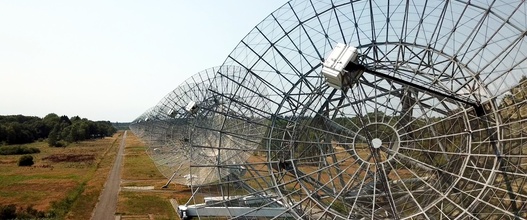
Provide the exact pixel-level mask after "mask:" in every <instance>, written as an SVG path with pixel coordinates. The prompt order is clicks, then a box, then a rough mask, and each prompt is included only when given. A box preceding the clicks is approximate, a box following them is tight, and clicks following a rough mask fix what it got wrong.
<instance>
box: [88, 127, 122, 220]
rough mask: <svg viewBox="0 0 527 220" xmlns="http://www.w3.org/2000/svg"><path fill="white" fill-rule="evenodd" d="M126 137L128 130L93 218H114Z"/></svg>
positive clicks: (97, 219)
mask: <svg viewBox="0 0 527 220" xmlns="http://www.w3.org/2000/svg"><path fill="white" fill-rule="evenodd" d="M125 139H126V131H125V132H124V135H123V139H122V140H121V144H120V145H119V152H118V153H117V157H116V158H115V162H114V163H113V168H112V170H111V171H110V176H108V180H106V183H105V184H104V189H103V190H102V193H101V195H100V196H99V202H98V203H97V205H96V206H95V210H94V211H93V215H92V219H93V220H114V219H115V209H116V208H117V196H118V195H119V187H120V182H121V164H122V161H123V153H124V146H125Z"/></svg>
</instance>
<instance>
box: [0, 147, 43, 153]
mask: <svg viewBox="0 0 527 220" xmlns="http://www.w3.org/2000/svg"><path fill="white" fill-rule="evenodd" d="M34 153H40V149H38V148H36V147H23V146H3V147H0V155H20V154H34Z"/></svg>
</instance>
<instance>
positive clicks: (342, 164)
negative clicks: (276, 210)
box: [185, 0, 527, 219]
mask: <svg viewBox="0 0 527 220" xmlns="http://www.w3.org/2000/svg"><path fill="white" fill-rule="evenodd" d="M526 10H527V5H526V3H525V2H524V1H509V2H507V3H505V2H495V1H492V2H474V1H373V0H372V1H309V0H299V1H290V2H288V3H286V4H285V5H284V6H282V7H281V8H279V9H277V10H276V11H275V12H273V13H272V14H271V15H269V16H268V17H267V18H266V19H264V20H263V21H262V22H261V23H260V24H258V25H257V26H256V27H255V28H254V29H253V30H252V31H251V32H250V33H249V34H248V35H247V36H246V37H245V38H244V39H243V40H242V41H241V42H240V44H238V46H237V47H236V48H235V49H234V50H233V52H232V53H231V54H230V55H229V56H228V58H227V60H226V61H225V65H237V66H241V67H242V68H243V69H246V70H247V72H244V74H246V75H245V76H243V75H241V76H240V77H238V78H229V77H223V78H222V79H224V80H226V81H227V82H228V83H227V84H229V85H234V86H236V85H238V87H240V88H245V87H244V86H242V85H243V82H245V81H243V79H247V78H250V79H251V80H252V79H254V80H256V82H254V83H255V84H257V85H261V86H263V87H258V88H259V89H257V90H248V89H247V90H245V89H242V90H231V92H232V95H231V93H227V94H228V97H244V96H250V97H262V99H263V100H262V101H263V102H265V103H267V106H268V109H267V110H268V111H267V110H264V111H261V110H260V109H259V108H258V107H252V106H250V105H243V104H242V105H241V106H243V107H244V108H246V109H249V112H251V111H252V112H255V113H258V117H260V118H264V119H266V120H267V121H268V123H269V125H270V126H269V127H268V129H267V130H266V132H263V133H257V134H254V135H253V136H252V137H250V139H251V140H253V138H254V140H257V139H259V138H258V137H257V136H260V137H261V140H262V141H261V143H262V144H263V145H264V147H265V149H267V152H266V155H265V157H263V156H261V157H259V156H255V157H254V158H252V159H254V160H251V158H250V159H249V160H247V162H246V164H245V165H246V166H247V167H254V165H256V164H260V163H261V162H256V161H257V160H258V159H262V158H264V160H265V163H266V165H267V169H268V173H270V174H271V176H268V175H266V174H264V172H259V173H258V174H262V175H264V176H263V177H262V178H265V179H268V178H271V179H272V181H273V182H274V186H273V187H272V188H270V189H269V190H267V191H265V192H269V193H268V194H267V195H271V196H268V197H265V198H266V199H267V200H266V199H262V200H260V201H261V202H262V203H264V204H270V203H272V202H274V201H276V202H275V203H276V204H280V205H281V209H280V213H288V215H289V216H291V217H294V218H297V219H298V218H302V219H472V218H474V219H514V218H515V219H525V218H527V214H526V213H527V212H525V210H527V202H526V201H527V174H526V171H527V158H526V156H527V155H526V154H527V145H526V144H525V143H526V141H527V140H526V135H525V132H526V131H527V130H525V129H526V128H525V125H526V124H525V120H526V119H527V106H525V103H527V102H526V97H527V96H526V94H527V92H526V91H527V90H525V89H527V80H525V77H523V76H524V75H525V74H526V72H525V68H526V67H527V64H526V60H527V55H526V52H525V51H526V49H527V48H526V47H527V44H526V41H525V36H526V33H527V27H526V25H527V19H526V17H527V15H526ZM240 80H242V81H240ZM211 88H214V89H216V88H220V87H211ZM260 88H261V89H260ZM260 91H266V92H267V93H268V94H265V95H262V94H259V92H260ZM235 99H238V98H233V99H232V100H235ZM241 100H243V99H241ZM226 111H227V109H225V108H220V110H217V109H216V110H213V111H211V112H213V113H217V115H218V116H216V114H215V116H214V117H218V118H220V120H223V121H225V119H224V118H225V117H227V116H229V115H238V114H236V113H230V112H228V111H227V112H226ZM234 111H235V110H234ZM211 114H212V113H211ZM211 117H212V116H211ZM237 118H238V119H239V122H238V121H237V123H241V122H242V121H243V120H246V121H247V123H248V124H250V120H251V118H243V117H237ZM206 120H207V121H208V122H209V123H214V122H215V118H212V119H208V118H207V119H206ZM198 124H200V123H198ZM224 124H228V123H226V122H224V123H223V124H222V125H224ZM208 128H218V129H217V130H218V131H219V134H220V135H224V138H225V139H228V135H233V136H236V135H235V133H236V131H234V130H233V131H232V133H231V132H230V131H229V132H226V133H227V134H228V135H227V134H224V133H223V132H222V131H223V130H221V129H220V128H223V127H221V126H217V127H216V126H208ZM198 134H199V132H198ZM199 136H202V135H199ZM226 143H228V141H227V142H226ZM219 146H220V147H221V144H220V145H219ZM230 146H231V145H229V148H228V149H229V150H230V149H231V147H230ZM232 146H234V145H232ZM240 150H242V149H240ZM242 151H243V150H242ZM251 165H253V166H251ZM215 166H217V167H218V168H220V167H221V168H223V167H225V166H228V165H224V164H220V163H216V165H215ZM228 167H231V166H228ZM247 170H249V169H247ZM218 173H221V172H218ZM237 176H238V177H236V178H238V179H239V178H240V177H239V176H242V177H243V176H245V175H242V174H238V175H237ZM255 178H256V177H255ZM229 183H232V184H229ZM234 183H239V182H238V181H237V180H235V181H232V182H223V181H220V183H219V185H218V186H220V187H219V189H221V190H223V191H222V192H225V191H226V189H227V188H228V187H229V185H234ZM264 188H265V187H264ZM195 192H199V190H196V191H195ZM258 192H260V191H258ZM271 192H272V193H271ZM223 195H227V194H223ZM254 195H259V194H258V193H254ZM224 198H225V196H224ZM229 198H230V197H229ZM269 198H272V199H269ZM222 204H223V206H225V207H228V205H227V204H226V203H222ZM205 206H207V204H206V203H205V204H203V205H202V206H201V207H205ZM209 208H211V209H212V208H214V206H211V207H209ZM204 209H205V208H204ZM256 210H259V208H253V211H256ZM185 214H188V213H185ZM229 214H230V215H228V216H227V217H235V216H244V215H241V214H240V213H239V212H238V213H233V212H229ZM237 214H238V215H237ZM206 216H207V215H205V214H203V215H202V216H201V217H206ZM208 216H209V217H210V216H211V215H208ZM279 217H284V216H277V218H279Z"/></svg>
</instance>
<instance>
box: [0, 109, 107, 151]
mask: <svg viewBox="0 0 527 220" xmlns="http://www.w3.org/2000/svg"><path fill="white" fill-rule="evenodd" d="M115 132H116V129H115V128H114V127H113V126H112V124H111V123H110V122H109V121H90V120H88V119H86V118H80V117H79V116H74V117H71V118H68V116H58V115H57V114H55V113H50V114H48V115H46V116H45V117H44V118H39V117H35V116H24V115H7V116H0V145H5V144H25V143H31V142H34V141H36V140H47V141H48V143H49V145H50V146H56V147H59V146H65V145H67V143H71V142H77V141H82V140H86V139H92V138H100V137H105V136H111V135H112V134H114V133H115Z"/></svg>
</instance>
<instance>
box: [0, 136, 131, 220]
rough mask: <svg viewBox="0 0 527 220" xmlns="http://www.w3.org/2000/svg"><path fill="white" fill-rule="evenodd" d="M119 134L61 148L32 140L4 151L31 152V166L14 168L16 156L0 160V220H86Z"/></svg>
mask: <svg viewBox="0 0 527 220" xmlns="http://www.w3.org/2000/svg"><path fill="white" fill-rule="evenodd" d="M121 135H122V132H118V133H116V134H114V135H113V136H111V137H107V138H100V139H93V140H86V141H79V142H72V143H71V144H69V145H68V146H67V147H65V148H57V147H50V146H49V145H48V143H47V142H46V141H44V140H43V141H36V142H33V143H29V144H20V145H17V146H9V145H8V146H3V147H2V148H6V149H11V148H13V149H18V148H19V149H36V151H35V152H34V153H32V154H28V155H23V156H31V157H33V162H34V164H33V165H32V166H18V164H17V163H18V161H19V160H20V158H21V157H22V156H20V155H1V156H0V169H2V172H1V173H0V213H1V215H2V216H0V219H10V218H11V219H12V218H23V219H35V218H52V219H64V218H66V219H89V218H90V217H91V212H92V210H93V207H95V204H96V202H97V199H98V196H99V194H100V192H101V191H102V187H103V185H104V182H105V181H106V178H107V176H108V172H109V170H110V167H111V165H112V162H113V160H114V158H115V155H116V150H117V147H116V146H117V145H118V143H119V142H118V139H119V138H120V136H121Z"/></svg>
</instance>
